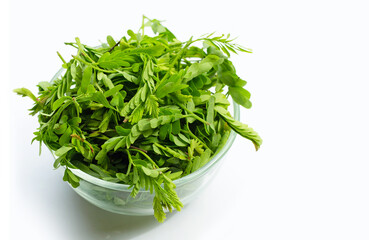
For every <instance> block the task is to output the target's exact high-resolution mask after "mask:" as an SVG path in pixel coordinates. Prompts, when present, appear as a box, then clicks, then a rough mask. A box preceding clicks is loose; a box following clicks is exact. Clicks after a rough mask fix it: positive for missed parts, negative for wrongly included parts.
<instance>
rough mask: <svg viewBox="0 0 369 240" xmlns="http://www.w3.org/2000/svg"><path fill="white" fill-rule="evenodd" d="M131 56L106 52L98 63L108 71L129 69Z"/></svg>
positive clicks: (117, 52)
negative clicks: (122, 68) (120, 68)
mask: <svg viewBox="0 0 369 240" xmlns="http://www.w3.org/2000/svg"><path fill="white" fill-rule="evenodd" d="M130 59H131V57H130V56H127V54H126V53H124V52H122V51H120V50H116V51H114V52H113V53H110V52H106V53H104V54H103V55H102V56H101V58H99V60H98V61H97V64H98V65H99V66H100V67H102V68H106V69H114V68H119V67H129V66H130V63H129V60H130Z"/></svg>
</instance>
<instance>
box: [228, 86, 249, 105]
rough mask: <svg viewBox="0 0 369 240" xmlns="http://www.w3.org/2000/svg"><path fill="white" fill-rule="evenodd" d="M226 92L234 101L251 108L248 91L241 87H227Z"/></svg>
mask: <svg viewBox="0 0 369 240" xmlns="http://www.w3.org/2000/svg"><path fill="white" fill-rule="evenodd" d="M228 92H229V94H230V95H231V96H232V98H233V100H234V101H235V102H236V103H238V104H240V105H241V106H243V107H245V108H251V106H252V104H251V102H250V93H249V91H247V90H246V89H244V88H242V87H229V88H228Z"/></svg>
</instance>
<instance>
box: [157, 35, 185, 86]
mask: <svg viewBox="0 0 369 240" xmlns="http://www.w3.org/2000/svg"><path fill="white" fill-rule="evenodd" d="M191 43H192V37H191V38H190V40H188V41H187V43H186V45H185V46H184V47H183V48H182V49H181V50H180V51H179V52H178V53H177V56H176V57H175V58H174V60H173V61H172V63H171V64H170V65H169V68H168V71H167V72H166V73H165V75H164V77H163V78H162V79H161V80H160V82H159V84H157V85H156V86H159V85H160V83H162V82H164V81H165V79H167V78H168V77H169V75H170V71H171V70H172V68H173V67H174V65H175V64H176V63H177V62H178V60H179V59H180V58H181V57H182V54H183V52H184V51H185V50H186V49H187V48H188V46H190V44H191Z"/></svg>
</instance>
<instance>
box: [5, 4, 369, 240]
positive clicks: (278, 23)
mask: <svg viewBox="0 0 369 240" xmlns="http://www.w3.org/2000/svg"><path fill="white" fill-rule="evenodd" d="M366 3H367V1H355V0H351V1H324V0H323V1H317V0H312V1H292V0H291V1H286V0H280V1H252V2H249V1H231V0H228V1H181V2H176V1H142V0H141V1H69V0H65V1H40V0H35V1H25V0H13V1H11V23H10V30H11V38H10V42H11V48H10V56H11V62H10V63H11V66H10V69H9V70H10V74H11V80H10V88H11V89H12V88H17V87H27V88H30V89H32V90H36V88H35V85H36V84H37V83H38V82H39V81H45V80H46V81H47V80H49V79H50V78H51V77H52V76H53V74H54V73H55V72H56V71H57V70H58V68H59V67H60V60H59V58H58V57H57V55H56V51H59V52H60V53H61V54H62V55H63V56H64V57H65V58H68V56H70V54H71V53H72V51H70V48H69V47H66V46H64V45H63V43H64V42H68V41H73V40H74V37H76V36H79V37H80V39H81V40H82V41H84V42H87V43H90V44H96V43H98V40H104V38H105V36H106V35H108V34H111V35H112V36H113V37H115V38H118V37H120V36H121V35H122V34H123V33H124V34H125V32H126V30H127V29H128V28H132V29H133V30H137V29H138V27H139V25H140V21H141V15H142V14H145V15H147V16H149V17H151V18H158V19H162V20H166V26H167V27H168V28H169V29H172V31H173V32H174V33H175V34H176V35H177V37H178V38H179V39H181V40H186V39H188V38H189V37H190V35H197V36H198V35H200V34H203V33H209V32H213V31H217V32H218V33H225V34H227V33H231V34H232V35H233V36H238V40H237V43H239V44H241V45H244V46H246V47H250V48H252V49H253V50H254V53H253V54H240V55H238V56H234V57H232V58H231V60H233V62H234V63H235V65H236V68H237V69H238V73H239V75H240V76H241V77H243V78H244V79H245V80H247V81H248V85H247V89H248V90H250V92H251V93H252V102H253V108H252V109H251V110H243V111H242V120H243V121H244V122H246V123H248V124H249V125H251V126H252V127H254V128H255V129H256V130H257V131H258V132H259V133H260V134H261V136H262V137H263V139H264V144H263V146H262V147H261V149H260V151H258V152H257V153H255V152H254V149H253V147H252V145H251V144H250V143H249V142H248V141H246V140H244V139H241V138H240V137H238V138H237V139H236V142H235V144H234V146H233V148H232V151H231V152H230V154H229V157H228V161H227V162H225V163H224V165H223V166H222V168H221V169H220V171H219V174H218V175H217V177H216V179H215V180H214V181H213V182H212V183H211V184H210V185H209V187H208V188H207V189H206V190H205V191H204V192H203V193H202V195H201V196H199V198H198V199H196V200H195V201H194V202H193V203H192V204H190V205H188V206H186V207H185V208H184V209H183V210H182V211H181V212H180V213H176V214H172V215H170V216H169V218H168V219H167V221H166V222H165V223H164V224H158V223H156V222H155V220H154V219H153V218H152V217H127V216H120V215H116V214H112V213H108V212H105V211H103V210H100V209H97V208H96V207H94V206H92V205H90V204H89V203H87V202H86V201H84V200H83V199H81V198H80V197H79V196H77V194H75V193H74V192H73V190H72V189H70V188H69V187H68V186H67V185H66V184H65V183H64V182H62V179H61V176H60V174H58V173H57V172H55V171H53V170H52V160H51V156H50V154H48V153H47V152H46V151H45V152H44V153H43V154H42V155H41V157H38V145H37V144H34V145H30V141H31V139H32V137H33V136H32V132H33V130H34V129H35V128H36V127H37V120H36V119H35V118H32V117H31V116H28V115H26V114H27V109H28V108H30V107H31V101H29V100H28V99H21V98H20V97H18V96H15V94H9V95H8V96H7V95H5V96H6V97H5V98H4V99H6V101H2V106H3V105H4V103H5V105H6V104H9V103H10V105H9V106H10V108H11V110H10V117H11V118H8V119H7V120H10V122H11V125H10V130H9V129H4V131H9V132H10V133H11V134H10V137H7V136H6V135H5V136H4V135H2V138H4V139H5V141H4V143H8V145H10V147H5V148H4V149H3V150H9V154H8V155H10V156H11V158H10V159H9V158H6V159H2V162H4V161H9V162H8V164H9V163H10V166H11V177H10V178H8V177H4V176H6V175H3V176H2V177H4V179H5V180H8V181H7V182H8V183H9V184H10V185H9V186H10V188H11V191H10V196H11V198H10V200H11V217H10V219H11V221H10V223H11V228H10V232H11V235H12V239H53V240H65V239H69V240H85V239H86V240H87V239H88V240H94V239H114V240H115V239H135V240H142V239H176V240H181V239H192V240H200V239H201V240H203V239H252V240H269V239H283V240H289V239H291V240H292V239H293V240H294V239H324V240H325V239H356V240H359V239H369V230H368V226H369V204H368V203H369V192H368V183H369V174H368V173H369V171H368V170H369V153H368V149H369V147H368V146H369V141H368V136H369V127H368V123H369V117H368V103H369V100H368V93H367V92H368V81H369V71H368V66H369V35H368V22H369V15H368V13H367V5H366ZM2 66H4V65H2ZM5 70H6V69H5ZM5 76H6V75H5ZM6 81H7V79H4V75H3V74H2V80H1V82H2V83H4V82H6ZM5 89H6V88H5ZM1 116H2V117H3V116H8V115H3V114H1ZM3 126H4V125H3ZM5 128H6V127H5ZM9 139H10V141H9ZM3 146H4V145H3ZM5 146H6V145H5ZM5 153H6V152H5ZM3 169H4V168H3ZM5 169H6V168H5ZM9 179H10V181H9ZM6 195H8V194H6ZM5 206H6V205H5ZM4 209H8V208H7V207H5V208H4Z"/></svg>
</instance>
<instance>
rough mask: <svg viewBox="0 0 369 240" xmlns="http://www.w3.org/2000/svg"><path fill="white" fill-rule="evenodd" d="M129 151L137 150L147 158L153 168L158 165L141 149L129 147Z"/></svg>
mask: <svg viewBox="0 0 369 240" xmlns="http://www.w3.org/2000/svg"><path fill="white" fill-rule="evenodd" d="M130 150H131V151H135V152H139V153H141V154H142V155H143V156H144V157H145V158H146V159H147V160H149V161H150V162H151V163H152V164H153V166H154V169H155V168H159V166H158V165H157V164H156V163H155V162H154V160H152V159H151V158H150V157H149V156H148V155H147V154H146V153H144V152H143V151H141V150H139V149H135V148H131V149H130Z"/></svg>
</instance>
